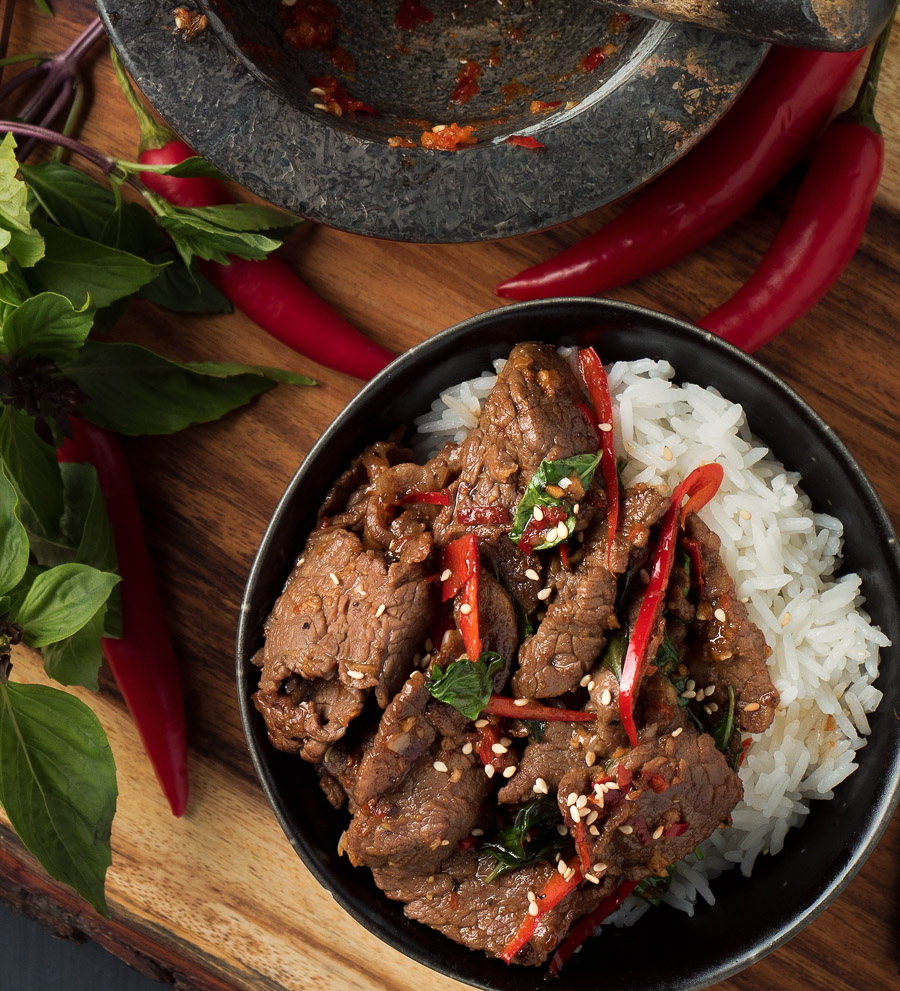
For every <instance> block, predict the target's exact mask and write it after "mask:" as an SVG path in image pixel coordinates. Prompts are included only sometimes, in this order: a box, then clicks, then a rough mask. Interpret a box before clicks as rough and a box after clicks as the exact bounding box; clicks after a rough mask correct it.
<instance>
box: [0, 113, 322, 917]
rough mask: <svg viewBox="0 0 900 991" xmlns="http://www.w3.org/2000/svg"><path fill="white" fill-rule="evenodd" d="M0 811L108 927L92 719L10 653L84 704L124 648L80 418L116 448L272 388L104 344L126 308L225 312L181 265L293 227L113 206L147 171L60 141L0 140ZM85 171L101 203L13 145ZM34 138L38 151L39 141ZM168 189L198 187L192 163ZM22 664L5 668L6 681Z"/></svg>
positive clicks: (106, 771) (268, 217)
mask: <svg viewBox="0 0 900 991" xmlns="http://www.w3.org/2000/svg"><path fill="white" fill-rule="evenodd" d="M0 131H6V132H8V133H7V135H6V137H5V138H4V139H3V140H2V142H0V804H2V805H3V808H4V810H5V811H6V814H7V816H8V817H9V819H10V822H11V823H12V825H13V827H14V828H15V830H16V832H17V833H18V835H19V837H20V839H21V840H22V842H23V843H24V844H25V845H26V846H27V847H28V849H29V850H31V852H32V853H33V854H34V855H35V856H36V857H37V859H38V860H39V861H40V863H41V864H42V865H43V866H44V868H45V869H46V870H47V871H48V872H49V873H50V874H51V875H53V876H54V877H56V878H57V879H59V880H61V881H63V882H65V883H67V884H70V885H71V886H72V887H73V888H75V890H76V891H77V892H78V893H79V894H80V895H82V896H83V897H84V898H85V899H86V900H87V901H88V902H89V903H90V904H91V905H92V906H93V907H94V908H95V909H97V911H99V912H100V913H102V914H104V915H107V914H108V910H107V906H106V900H105V895H104V880H105V875H106V870H107V868H108V866H109V864H110V862H111V848H110V830H111V826H112V820H113V816H114V814H115V807H116V798H117V785H116V771H115V765H114V762H113V757H112V753H111V751H110V748H109V744H108V742H107V739H106V735H105V733H104V731H103V729H102V727H101V726H100V724H99V722H98V720H97V719H96V717H95V716H94V714H93V713H92V712H91V710H90V709H89V708H88V707H87V706H86V705H84V704H83V703H82V702H81V701H80V700H79V699H77V698H75V697H74V696H73V695H70V694H68V693H66V692H63V691H61V690H59V689H55V688H50V687H46V686H41V685H27V684H17V683H16V682H14V681H13V680H11V675H12V674H13V673H14V671H13V663H12V662H13V647H14V646H15V645H16V644H18V643H19V642H22V643H24V644H25V645H26V646H28V647H31V648H35V649H37V650H39V651H40V652H41V655H42V659H43V665H44V668H45V670H46V672H47V674H48V675H49V676H50V677H51V678H53V679H55V680H56V681H58V682H60V683H61V684H63V685H78V686H83V687H86V688H90V689H96V688H97V683H98V678H97V675H98V669H99V666H100V663H101V660H102V653H101V639H102V638H103V637H116V636H121V616H120V609H119V604H118V601H117V595H116V586H117V584H118V582H119V576H118V574H117V563H116V557H115V546H114V542H113V538H112V534H111V530H110V526H109V521H108V518H107V515H106V508H105V504H104V500H103V495H102V493H101V492H100V490H99V487H98V481H97V474H96V471H95V470H94V469H93V467H92V466H91V465H88V464H77V463H75V464H65V463H64V464H59V463H58V462H57V452H56V447H57V445H58V444H59V443H60V442H61V441H62V439H63V438H64V437H66V436H69V435H70V434H71V430H70V423H71V418H72V417H79V416H83V417H86V418H87V419H88V420H90V421H92V422H93V423H95V424H97V425H99V426H102V427H104V428H106V429H108V430H111V431H113V432H116V433H121V434H128V435H139V434H166V433H172V432H174V431H177V430H181V429H183V428H184V427H187V426H189V425H191V424H193V423H200V422H206V421H210V420H215V419H217V418H219V417H221V416H222V415H224V414H225V413H227V412H229V411H230V410H232V409H235V408H236V407H238V406H241V405H244V404H245V403H247V402H249V400H250V399H252V398H253V397H254V396H256V395H258V394H259V393H261V392H263V391H265V390H268V389H271V388H272V387H273V386H274V385H275V384H276V383H277V382H279V381H281V382H291V383H294V384H305V385H309V384H314V383H313V382H312V380H311V379H308V378H305V377H303V376H299V375H294V374H291V373H288V372H282V371H278V370H275V369H270V368H260V367H255V366H249V365H239V364H217V363H212V362H202V363H196V362H189V363H185V362H179V361H175V360H171V359H168V358H165V357H162V356H161V355H158V354H155V353H154V352H152V351H149V350H147V349H145V348H143V347H140V346H138V345H136V344H131V343H123V342H116V343H114V342H111V341H109V340H105V339H104V337H103V335H104V334H105V333H106V332H107V331H108V330H109V329H110V328H111V327H112V326H113V325H114V324H115V323H116V322H117V321H118V320H119V319H120V318H121V317H122V316H123V315H124V314H125V312H126V311H127V309H128V307H129V305H130V303H131V302H132V301H133V300H135V299H137V298H144V299H147V300H151V301H152V302H154V303H156V304H157V305H160V306H164V307H167V308H169V309H172V310H175V311H178V312H225V311H228V310H229V309H230V306H229V304H228V303H227V301H226V300H225V299H224V297H222V296H221V295H220V294H219V293H218V291H217V290H216V289H214V288H213V286H212V285H211V284H210V283H208V282H207V281H206V280H205V279H204V278H203V276H202V275H201V274H200V272H199V270H198V268H197V265H196V262H195V258H197V257H199V258H213V259H218V260H224V259H225V258H226V256H228V255H235V256H238V257H241V258H261V257H264V256H265V255H266V254H267V253H268V252H269V251H271V250H273V249H274V248H276V247H278V245H279V244H280V243H281V238H282V237H283V235H284V234H285V232H286V231H288V230H290V229H291V228H292V227H293V226H294V223H295V221H294V220H293V218H288V217H287V216H286V215H285V214H283V213H281V212H280V211H276V210H273V209H270V208H268V207H262V206H254V205H245V204H242V205H230V206H226V207H217V208H211V209H204V210H186V209H180V208H176V207H172V206H171V205H169V204H167V203H164V202H163V201H161V200H159V199H158V198H157V197H154V196H153V195H152V194H148V195H147V197H146V198H147V200H148V202H149V204H150V206H151V209H150V210H148V209H146V208H145V207H144V206H142V205H140V204H138V203H135V202H129V201H127V200H126V199H125V198H124V196H123V195H122V185H123V183H125V182H126V181H131V182H135V180H134V176H135V174H136V173H137V172H138V171H139V170H142V169H144V167H143V166H139V165H137V163H127V162H120V161H118V160H115V159H110V158H107V157H106V156H103V155H100V154H99V153H97V152H94V151H93V150H92V149H89V148H87V147H86V146H84V145H81V144H80V143H79V142H75V141H73V140H72V139H70V138H68V137H66V136H63V135H57V134H56V133H55V132H46V131H44V130H43V129H42V128H34V127H31V126H29V125H26V124H19V123H17V122H3V123H0ZM15 131H18V132H20V133H22V134H24V135H26V136H34V137H38V138H41V139H49V140H51V141H54V142H56V143H58V144H61V145H63V146H65V147H67V148H69V150H71V151H74V152H76V153H78V154H81V155H83V156H84V157H86V158H89V159H91V160H92V161H93V162H94V163H95V164H96V165H98V166H99V167H100V168H101V169H102V170H103V171H104V172H105V173H106V174H107V175H108V177H109V178H110V180H111V185H110V186H106V185H104V184H102V183H100V182H97V181H95V180H94V179H92V178H90V177H89V176H87V175H86V174H84V173H83V172H81V171H79V170H78V169H75V168H73V167H71V166H68V165H63V164H60V163H58V162H45V163H42V164H37V165H20V164H19V163H18V162H17V160H16V141H15V138H14V137H13V135H12V133H9V132H15ZM38 132H40V133H38ZM166 171H168V172H169V174H176V175H181V176H190V175H201V174H202V175H208V174H210V173H211V172H212V171H214V170H211V168H210V166H208V165H207V164H206V163H204V162H202V161H201V160H193V161H191V162H186V163H182V164H181V165H179V166H176V167H174V168H172V169H170V170H166ZM18 662H19V658H18V657H17V658H16V663H18Z"/></svg>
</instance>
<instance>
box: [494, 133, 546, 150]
mask: <svg viewBox="0 0 900 991" xmlns="http://www.w3.org/2000/svg"><path fill="white" fill-rule="evenodd" d="M503 142H504V144H508V145H517V146H518V147H519V148H533V149H538V148H543V147H545V145H544V144H543V143H542V142H541V141H538V139H537V138H533V137H531V135H529V134H510V136H509V137H508V138H504V139H503Z"/></svg>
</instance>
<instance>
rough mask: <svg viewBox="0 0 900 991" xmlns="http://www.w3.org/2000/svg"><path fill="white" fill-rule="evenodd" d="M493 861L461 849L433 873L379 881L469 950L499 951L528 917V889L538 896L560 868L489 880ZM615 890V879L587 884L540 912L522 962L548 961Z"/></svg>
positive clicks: (411, 911) (545, 864) (382, 875)
mask: <svg viewBox="0 0 900 991" xmlns="http://www.w3.org/2000/svg"><path fill="white" fill-rule="evenodd" d="M493 866H494V860H493V858H492V857H491V856H490V855H488V854H483V855H480V854H478V853H477V852H476V851H475V850H467V851H463V852H460V853H457V854H456V855H455V856H454V857H453V858H452V859H450V860H449V861H448V862H447V863H446V864H445V865H444V866H443V868H442V870H440V871H438V872H435V873H434V874H431V875H425V876H423V875H415V876H409V875H408V874H406V873H401V872H399V871H396V870H393V871H392V870H387V871H375V872H374V874H375V882H376V884H378V886H379V887H380V888H382V890H383V891H384V892H385V894H386V895H387V896H388V897H389V898H393V899H395V900H399V901H403V902H406V908H405V913H406V915H407V916H408V917H409V918H411V919H415V920H416V921H418V922H422V923H424V924H425V925H428V926H431V927H433V928H434V929H437V930H438V931H439V932H442V933H443V934H444V935H445V936H448V937H449V938H450V939H452V940H455V941H456V942H457V943H462V945H463V946H467V947H468V948H469V949H470V950H477V951H482V952H485V953H487V954H489V955H490V956H495V957H496V956H499V955H500V953H501V952H502V951H503V948H504V947H505V946H506V945H507V943H509V941H510V940H511V939H512V937H513V936H514V935H515V934H516V933H517V932H518V930H519V927H520V926H521V924H522V922H523V920H524V919H525V918H527V916H528V905H529V898H528V893H529V892H534V894H535V896H536V897H539V896H540V893H541V892H542V890H543V889H544V887H545V886H546V884H547V882H548V881H549V880H550V879H551V878H552V876H553V874H554V873H555V872H556V864H554V863H552V862H549V861H541V862H540V863H537V864H532V865H529V866H527V867H522V868H520V869H519V870H516V871H510V872H508V873H506V874H501V875H500V877H498V878H495V879H494V880H493V881H491V882H489V883H485V882H484V880H483V878H485V877H487V876H488V874H489V873H490V871H491V869H492V868H493ZM611 889H612V885H611V884H608V883H607V884H604V885H582V886H581V887H580V888H578V889H576V890H575V891H574V892H572V893H571V894H569V895H568V896H567V897H566V898H564V899H563V900H562V901H561V902H560V903H559V905H557V906H556V907H554V908H553V909H551V910H550V911H549V912H547V913H545V914H544V915H543V916H541V918H540V920H539V921H538V924H537V929H536V931H535V934H534V936H533V937H532V939H531V941H530V942H529V943H528V944H526V946H525V947H523V949H522V950H521V951H520V952H519V955H518V956H517V957H516V963H517V964H524V965H533V966H534V965H538V964H541V963H543V962H544V961H545V960H546V959H547V957H549V955H550V954H551V953H552V952H553V950H554V949H555V948H556V946H557V945H558V944H559V943H560V942H561V940H562V939H563V937H564V936H565V935H566V933H567V932H568V931H569V929H570V927H571V925H572V923H573V922H575V921H576V920H577V919H579V918H581V916H583V915H585V914H586V913H587V912H590V911H592V910H593V909H594V908H595V907H596V906H597V905H598V904H599V903H600V901H601V900H602V899H603V898H604V897H606V895H607V894H609V892H610V891H611Z"/></svg>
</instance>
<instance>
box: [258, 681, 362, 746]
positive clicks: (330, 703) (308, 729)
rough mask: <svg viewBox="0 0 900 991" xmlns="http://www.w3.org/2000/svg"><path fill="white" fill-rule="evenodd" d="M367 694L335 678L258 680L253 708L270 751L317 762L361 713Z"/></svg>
mask: <svg viewBox="0 0 900 991" xmlns="http://www.w3.org/2000/svg"><path fill="white" fill-rule="evenodd" d="M370 691H371V690H370V689H368V688H365V689H358V688H349V687H348V686H347V685H345V684H344V683H343V682H341V681H340V680H339V679H337V678H331V679H329V680H325V679H321V678H318V679H316V680H315V681H306V680H305V679H303V678H300V677H298V676H297V675H289V676H288V677H287V678H285V679H284V681H283V682H280V683H279V682H274V683H273V682H266V681H262V680H261V681H260V688H259V691H258V692H256V694H255V695H254V696H253V704H254V705H255V706H256V708H257V710H258V711H259V712H260V713H261V714H262V716H263V718H264V719H265V721H266V727H267V729H268V731H269V740H270V742H271V744H272V746H273V747H275V748H276V749H277V750H285V751H287V752H288V753H298V754H300V756H301V757H303V759H304V760H308V761H312V762H317V761H320V760H321V759H322V757H323V756H324V754H325V752H326V750H327V749H328V747H329V745H331V744H332V743H336V742H337V741H338V740H340V739H341V737H343V735H344V734H345V733H346V732H347V727H348V726H349V725H350V723H351V722H352V721H353V720H354V719H356V717H357V716H358V715H359V714H360V713H361V712H362V709H363V705H364V704H365V701H366V699H367V698H368V696H369V694H370Z"/></svg>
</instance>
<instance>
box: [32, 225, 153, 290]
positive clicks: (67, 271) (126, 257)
mask: <svg viewBox="0 0 900 991" xmlns="http://www.w3.org/2000/svg"><path fill="white" fill-rule="evenodd" d="M37 227H38V230H39V231H40V232H41V234H43V236H44V240H45V241H46V244H47V253H46V255H45V256H44V258H42V259H41V261H39V262H38V263H37V265H35V267H34V269H33V272H34V276H33V279H34V281H35V282H37V283H38V285H39V287H40V288H42V289H45V290H48V291H50V292H57V293H60V294H61V295H63V296H66V297H67V298H68V299H70V300H71V301H72V303H74V305H75V306H83V305H84V303H85V301H86V300H87V298H88V297H90V300H91V302H92V303H93V305H94V306H96V307H97V308H98V309H100V308H102V307H104V306H109V304H110V303H114V302H115V301H116V300H118V299H123V298H124V297H126V296H130V295H131V294H132V293H135V292H137V290H138V289H140V288H141V286H145V285H146V284H147V283H148V282H151V281H152V280H153V279H155V278H156V276H157V275H159V273H160V272H161V271H162V269H163V267H164V266H162V265H153V264H151V263H150V262H148V261H146V260H145V259H143V258H139V257H138V256H137V255H133V254H130V253H129V252H127V251H120V250H118V249H116V248H110V247H108V246H107V245H105V244H100V243H99V242H97V241H91V240H89V239H88V238H84V237H79V236H78V235H77V234H72V233H70V232H69V231H66V230H63V229H62V228H61V227H56V226H55V225H53V224H46V223H39V224H38V225H37Z"/></svg>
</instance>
